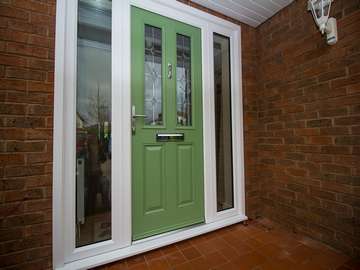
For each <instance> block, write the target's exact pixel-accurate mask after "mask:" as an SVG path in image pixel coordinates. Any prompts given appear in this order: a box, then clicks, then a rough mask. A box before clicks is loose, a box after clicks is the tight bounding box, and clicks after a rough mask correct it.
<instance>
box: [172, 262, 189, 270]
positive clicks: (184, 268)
mask: <svg viewBox="0 0 360 270" xmlns="http://www.w3.org/2000/svg"><path fill="white" fill-rule="evenodd" d="M172 270H192V267H191V263H189V262H185V263H182V264H178V265H176V266H174V267H173V268H172Z"/></svg>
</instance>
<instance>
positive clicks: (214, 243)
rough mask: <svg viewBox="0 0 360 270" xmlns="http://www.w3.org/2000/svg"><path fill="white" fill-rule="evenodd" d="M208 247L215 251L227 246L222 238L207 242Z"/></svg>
mask: <svg viewBox="0 0 360 270" xmlns="http://www.w3.org/2000/svg"><path fill="white" fill-rule="evenodd" d="M207 243H208V244H209V245H210V246H213V247H215V248H216V250H220V249H223V248H226V247H228V246H229V244H228V243H227V242H226V241H225V240H224V239H222V238H214V239H211V240H209V241H208V242H207Z"/></svg>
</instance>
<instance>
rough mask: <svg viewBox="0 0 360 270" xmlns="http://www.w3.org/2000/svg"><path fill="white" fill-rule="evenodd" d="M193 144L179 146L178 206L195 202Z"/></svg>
mask: <svg viewBox="0 0 360 270" xmlns="http://www.w3.org/2000/svg"><path fill="white" fill-rule="evenodd" d="M193 169H194V168H193V146H192V145H191V144H190V145H178V146H177V175H176V193H177V207H184V206H187V205H189V204H192V203H193V202H194V191H195V187H194V179H193Z"/></svg>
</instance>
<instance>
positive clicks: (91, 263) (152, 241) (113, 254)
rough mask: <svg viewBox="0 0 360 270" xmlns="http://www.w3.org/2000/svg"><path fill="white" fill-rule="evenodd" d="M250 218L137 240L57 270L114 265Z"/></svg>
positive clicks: (230, 219) (220, 221)
mask: <svg viewBox="0 0 360 270" xmlns="http://www.w3.org/2000/svg"><path fill="white" fill-rule="evenodd" d="M247 219H248V218H247V217H246V216H245V215H237V216H233V217H229V218H225V219H223V220H219V221H215V222H212V223H207V224H199V225H194V226H191V227H186V228H183V229H179V230H176V231H172V232H167V233H163V234H160V235H156V236H152V237H148V238H145V239H141V240H137V241H135V242H133V243H132V244H131V245H130V246H128V247H124V248H119V249H116V250H113V251H109V252H106V253H103V254H99V255H96V256H92V257H89V258H85V259H81V260H78V261H74V262H70V263H67V264H65V265H64V266H63V267H59V268H56V269H59V270H68V269H69V270H70V269H89V268H93V267H97V266H100V265H103V264H108V263H112V262H115V261H118V260H121V259H125V258H127V257H131V256H134V255H138V254H141V253H144V252H147V251H150V250H153V249H157V248H161V247H164V246H167V245H171V244H174V243H176V242H180V241H183V240H186V239H189V238H193V237H196V236H198V235H201V234H205V233H208V232H211V231H214V230H218V229H221V228H224V227H226V226H229V225H233V224H236V223H239V222H241V221H245V220H247Z"/></svg>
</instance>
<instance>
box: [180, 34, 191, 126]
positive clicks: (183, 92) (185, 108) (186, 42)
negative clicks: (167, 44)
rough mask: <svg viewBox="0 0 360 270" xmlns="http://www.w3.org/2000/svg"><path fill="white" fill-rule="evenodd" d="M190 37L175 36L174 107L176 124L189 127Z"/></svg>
mask: <svg viewBox="0 0 360 270" xmlns="http://www.w3.org/2000/svg"><path fill="white" fill-rule="evenodd" d="M190 41H191V40H190V37H188V36H184V35H180V34H177V35H176V56H177V61H176V107H177V124H178V125H180V126H191V123H192V115H191V109H192V108H191V107H192V104H191V42H190Z"/></svg>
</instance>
